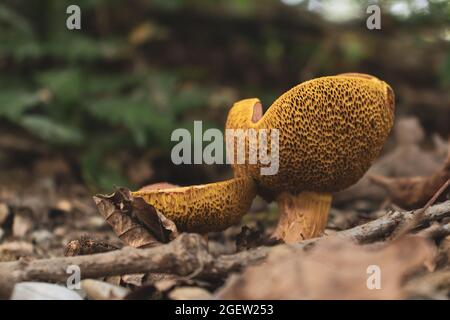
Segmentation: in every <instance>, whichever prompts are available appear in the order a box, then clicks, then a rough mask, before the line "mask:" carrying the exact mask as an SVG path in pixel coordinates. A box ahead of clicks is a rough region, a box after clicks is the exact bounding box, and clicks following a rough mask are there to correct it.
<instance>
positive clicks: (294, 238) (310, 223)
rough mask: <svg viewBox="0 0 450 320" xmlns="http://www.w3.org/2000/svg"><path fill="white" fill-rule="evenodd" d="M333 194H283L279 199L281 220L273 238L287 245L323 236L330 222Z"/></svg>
mask: <svg viewBox="0 0 450 320" xmlns="http://www.w3.org/2000/svg"><path fill="white" fill-rule="evenodd" d="M331 199H332V196H331V193H317V192H308V191H306V192H301V193H300V194H298V195H292V194H289V193H287V192H286V193H282V194H280V195H279V196H278V197H277V203H278V210H279V215H280V217H279V220H278V225H277V228H276V229H275V232H274V233H273V236H274V237H275V238H278V239H283V240H284V242H286V243H294V242H298V241H301V240H304V239H310V238H315V237H318V236H320V235H322V233H323V231H324V230H325V227H326V225H327V221H328V212H329V211H330V206H331Z"/></svg>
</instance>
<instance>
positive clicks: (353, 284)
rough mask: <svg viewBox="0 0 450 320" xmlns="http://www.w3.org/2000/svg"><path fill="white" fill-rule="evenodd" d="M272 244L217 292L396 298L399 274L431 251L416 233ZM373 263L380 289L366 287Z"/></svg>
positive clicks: (423, 262)
mask: <svg viewBox="0 0 450 320" xmlns="http://www.w3.org/2000/svg"><path fill="white" fill-rule="evenodd" d="M273 250H274V251H272V252H271V253H270V254H269V257H268V259H267V261H266V262H265V263H264V264H262V265H258V266H252V267H249V268H247V269H246V270H245V271H244V272H243V274H242V275H240V276H237V277H234V279H230V281H228V282H227V284H226V285H225V286H224V287H223V288H222V289H221V290H220V291H219V292H218V294H217V296H218V298H221V299H401V298H403V297H404V292H403V289H402V281H403V279H404V277H405V276H406V275H408V274H410V273H411V272H413V271H416V270H418V269H420V268H423V266H424V265H429V264H431V261H433V259H434V257H435V255H436V250H435V247H434V245H432V244H431V243H430V242H428V240H427V239H425V238H423V237H419V236H408V237H404V238H401V239H399V240H398V241H396V242H392V243H390V244H388V245H384V246H382V247H381V248H379V247H374V246H358V245H356V244H354V243H352V242H349V241H346V240H343V239H337V238H331V239H328V240H324V241H323V242H319V243H318V244H317V246H316V247H314V248H313V249H311V250H310V251H308V252H305V251H302V250H300V249H296V248H295V247H286V246H283V247H278V248H275V249H273ZM371 268H373V269H371ZM377 268H379V269H378V270H379V271H380V278H379V279H380V289H376V288H373V289H370V286H368V284H369V282H370V281H371V279H373V278H370V276H371V275H372V274H371V273H370V272H374V271H375V272H376V270H377ZM372 276H373V275H372Z"/></svg>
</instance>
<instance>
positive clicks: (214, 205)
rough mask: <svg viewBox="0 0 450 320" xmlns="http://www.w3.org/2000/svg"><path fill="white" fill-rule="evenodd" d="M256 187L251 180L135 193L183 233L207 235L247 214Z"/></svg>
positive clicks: (245, 179)
mask: <svg viewBox="0 0 450 320" xmlns="http://www.w3.org/2000/svg"><path fill="white" fill-rule="evenodd" d="M255 194H256V187H255V184H254V182H253V179H252V178H250V177H240V178H234V179H230V180H227V181H222V182H216V183H210V184H204V185H196V186H189V187H169V188H167V186H162V188H157V189H151V190H149V189H143V190H140V191H135V192H132V195H133V196H134V197H141V198H143V199H144V201H145V202H147V203H149V204H151V205H152V206H154V207H155V209H156V210H158V211H159V212H160V213H162V214H163V215H164V216H166V217H167V218H169V219H170V220H172V221H173V222H175V224H176V225H177V228H178V230H179V231H188V232H198V233H207V232H210V231H221V230H224V229H226V228H228V227H230V226H232V225H234V224H236V223H238V222H239V221H240V219H241V218H242V216H243V215H244V214H245V213H247V211H248V209H249V208H250V205H251V203H252V201H253V198H254V197H255Z"/></svg>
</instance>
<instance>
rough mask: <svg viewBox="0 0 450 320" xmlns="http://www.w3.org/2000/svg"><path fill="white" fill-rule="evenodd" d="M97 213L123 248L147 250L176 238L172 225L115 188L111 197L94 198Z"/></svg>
mask: <svg viewBox="0 0 450 320" xmlns="http://www.w3.org/2000/svg"><path fill="white" fill-rule="evenodd" d="M94 201H95V203H96V205H97V208H98V210H99V212H100V213H101V214H102V216H103V217H104V218H105V220H106V221H107V222H108V223H109V224H110V225H111V227H112V228H113V230H114V232H115V233H116V234H117V236H118V237H119V238H120V239H121V240H122V241H123V242H125V243H126V244H127V245H129V246H132V247H135V248H148V247H153V246H155V245H158V244H160V243H167V242H169V241H170V240H173V239H174V238H175V237H177V235H178V231H177V228H176V225H175V223H174V222H173V221H171V220H169V219H167V218H166V217H165V216H164V215H163V214H161V213H160V212H158V211H157V210H156V209H155V208H154V207H153V206H151V205H150V204H148V203H146V202H145V201H144V200H143V199H142V198H139V197H138V198H134V197H133V196H132V195H131V192H130V190H128V189H126V188H118V189H117V191H116V192H114V193H113V194H111V195H96V196H95V197H94Z"/></svg>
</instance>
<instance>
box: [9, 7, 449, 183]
mask: <svg viewBox="0 0 450 320" xmlns="http://www.w3.org/2000/svg"><path fill="white" fill-rule="evenodd" d="M372 3H376V4H379V5H380V7H381V9H382V17H381V30H368V29H367V28H366V19H367V17H368V14H367V13H366V12H365V10H366V8H367V6H368V5H369V4H372ZM71 4H77V5H79V6H80V8H81V13H82V15H81V30H68V29H67V28H66V19H67V17H68V16H69V15H68V14H67V13H66V8H67V7H68V6H69V5H71ZM449 46H450V2H449V1H445V0H444V1H442V0H441V1H440V0H433V1H431V0H430V1H426V0H414V1H412V0H411V1H403V0H399V1H359V0H345V1H344V0H341V1H327V0H322V1H320V0H303V1H301V0H284V1H280V0H215V1H212V0H202V1H201V0H155V1H144V0H130V1H115V0H84V1H65V0H54V1H51V0H47V1H45V0H32V1H30V0H27V1H26V0H2V2H1V3H0V171H1V173H0V175H4V174H5V172H8V171H10V170H12V168H17V167H20V168H22V169H23V171H24V172H25V174H27V173H28V174H29V176H30V177H31V178H32V177H33V175H34V173H35V172H43V171H44V172H45V169H42V161H44V163H45V161H47V162H48V163H51V166H53V167H54V166H58V165H59V166H63V167H64V168H66V171H69V172H70V174H69V176H70V179H73V180H76V181H77V182H79V183H81V184H85V185H88V186H90V187H91V188H93V189H97V190H102V191H110V190H111V189H112V186H113V185H126V186H129V187H133V188H134V187H138V186H142V185H144V184H147V183H151V182H156V181H169V182H173V183H177V184H191V183H204V182H210V181H213V180H217V179H220V178H223V177H226V176H227V175H229V172H230V169H229V168H228V167H227V166H207V165H195V166H194V165H191V166H175V165H173V164H171V161H170V149H171V147H172V146H173V144H174V143H172V142H171V141H170V134H171V132H172V130H174V129H175V128H179V127H186V128H191V127H192V126H193V120H203V121H204V127H217V128H223V126H224V122H225V119H226V115H227V111H228V109H229V108H230V106H231V105H232V104H233V102H235V101H237V100H239V99H243V98H248V97H259V98H260V99H261V100H262V102H263V104H264V105H265V107H267V106H270V104H271V102H272V101H273V100H274V99H275V98H276V97H277V96H279V95H280V94H281V93H282V92H284V91H286V90H287V89H289V88H290V87H292V86H294V85H296V84H298V83H300V82H302V81H304V80H308V79H311V78H315V77H319V76H323V75H333V74H337V73H342V72H365V73H370V74H373V75H376V76H377V77H379V78H381V79H383V80H385V81H387V82H388V83H390V84H391V85H392V87H393V88H394V90H395V92H396V95H397V115H402V114H404V115H407V114H414V115H416V116H418V117H419V118H420V120H421V122H422V124H423V125H424V126H425V128H426V130H427V131H428V132H438V133H440V134H442V135H444V136H448V134H449V133H450V125H449V123H450V98H449V87H450V51H449ZM42 159H43V160H42ZM55 159H56V160H55ZM36 161H39V163H40V165H38V168H36ZM44 167H45V166H44ZM39 168H40V169H39ZM36 170H37V171H36ZM39 170H40V171H39ZM64 179H67V177H65V178H64ZM64 179H62V180H64ZM2 183H4V182H3V181H2ZM61 183H63V181H62V182H61Z"/></svg>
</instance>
